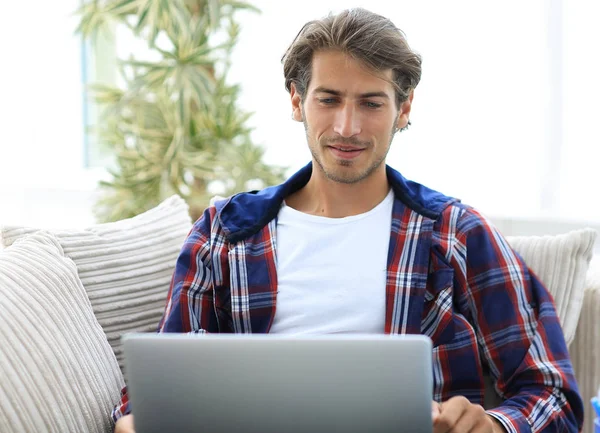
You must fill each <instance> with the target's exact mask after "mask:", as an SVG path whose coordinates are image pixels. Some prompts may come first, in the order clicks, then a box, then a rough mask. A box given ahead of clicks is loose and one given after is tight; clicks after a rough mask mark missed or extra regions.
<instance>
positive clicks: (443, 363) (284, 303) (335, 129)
mask: <svg viewBox="0 0 600 433" xmlns="http://www.w3.org/2000/svg"><path fill="white" fill-rule="evenodd" d="M283 63H284V74H285V83H286V88H287V89H288V91H289V92H290V95H291V102H292V117H293V119H294V120H296V121H298V122H303V123H304V126H305V130H306V138H307V141H308V146H309V148H310V150H311V153H312V163H311V164H309V165H308V166H306V167H305V168H303V169H302V170H300V171H299V172H298V173H296V174H295V175H294V176H292V177H291V178H290V179H289V180H288V181H287V182H286V183H284V184H283V185H280V186H277V187H272V188H267V189H265V190H263V191H260V192H253V193H244V194H238V195H236V196H234V197H232V198H230V199H228V200H225V201H221V202H218V203H217V204H216V205H215V206H211V207H210V208H208V209H207V210H206V211H205V213H204V215H203V217H202V218H200V219H199V220H198V221H197V222H196V223H195V225H194V228H193V230H192V232H191V233H190V235H189V237H188V239H187V240H186V242H185V245H184V247H183V249H182V252H181V255H180V257H179V259H178V262H177V267H176V270H175V274H174V277H173V281H172V285H171V289H170V292H169V300H168V303H167V306H166V310H165V315H164V317H163V319H162V321H161V323H160V328H159V331H160V332H198V333H201V332H236V333H250V332H255V333H256V332H258V333H267V332H270V333H294V334H302V333H369V332H371V333H382V332H384V333H406V334H418V333H421V334H425V335H428V336H429V337H431V339H432V340H433V344H434V350H433V365H434V390H433V394H434V399H435V403H434V406H433V415H434V416H433V419H434V421H433V423H434V425H433V428H434V432H439V433H441V432H477V433H484V432H503V431H507V432H530V431H532V432H541V431H544V432H567V431H568V432H575V431H578V430H579V429H580V428H581V425H582V418H583V407H582V402H581V399H580V397H579V395H578V391H577V386H576V383H575V379H574V376H573V371H572V367H571V363H570V360H569V356H568V352H567V348H566V345H565V342H564V338H563V334H562V331H561V328H560V324H559V321H558V319H557V316H556V312H555V309H554V306H553V301H552V298H551V296H550V295H549V294H548V292H547V291H546V289H545V288H544V287H543V286H542V284H541V283H540V281H539V280H538V279H537V278H536V277H535V275H533V274H532V273H531V272H530V271H529V270H528V268H527V267H526V265H525V264H524V263H523V261H522V260H521V259H520V258H519V257H518V256H517V255H516V254H515V253H514V252H513V251H512V250H511V248H510V247H509V245H508V244H507V242H506V241H505V240H504V238H503V237H502V236H501V235H500V234H499V233H498V232H497V231H496V230H495V229H494V228H493V227H492V226H491V225H490V223H489V222H488V221H487V220H486V219H484V218H483V217H482V216H481V215H480V214H479V213H478V212H477V211H476V210H474V209H473V208H471V207H469V206H467V205H464V204H462V203H460V202H459V201H458V200H456V199H453V198H450V197H446V196H444V195H442V194H440V193H438V192H435V191H432V190H430V189H428V188H426V187H424V186H421V185H418V184H416V183H413V182H410V181H408V180H406V179H404V178H403V177H402V176H401V175H400V173H398V172H396V171H394V170H393V169H392V168H390V167H387V166H386V165H385V158H386V155H387V152H388V150H389V148H390V145H391V142H392V138H393V137H394V134H395V133H396V132H397V131H399V130H402V129H404V128H406V127H407V126H408V125H409V116H410V110H411V103H412V100H413V91H414V89H415V87H416V86H417V84H418V83H419V79H420V76H421V59H420V57H419V56H418V55H417V54H415V53H414V52H413V51H411V49H410V47H409V46H408V44H407V42H406V40H405V38H404V35H403V34H402V32H401V31H399V30H398V29H397V28H396V27H395V26H394V25H393V24H392V23H391V22H390V21H389V20H388V19H385V18H383V17H381V16H378V15H376V14H373V13H370V12H368V11H365V10H363V9H353V10H348V11H344V12H342V13H340V14H338V15H335V16H329V17H327V18H325V19H322V20H318V21H312V22H309V23H308V24H306V25H305V26H304V28H303V29H302V30H301V31H300V33H299V34H298V36H297V37H296V39H295V41H294V42H293V43H292V45H291V46H290V48H289V49H288V51H287V53H286V54H285V56H284V58H283ZM486 374H489V375H490V376H491V377H492V378H493V380H494V382H495V387H496V390H497V392H498V393H499V394H500V396H501V397H502V398H503V399H504V402H503V403H502V404H500V405H499V406H498V407H496V408H494V409H492V410H489V411H487V412H486V411H485V410H484V409H483V408H482V406H481V405H482V404H483V397H484V375H486ZM128 407H129V405H128V400H127V395H126V394H124V396H123V399H122V401H121V404H120V405H118V406H117V407H116V408H115V411H114V414H113V415H114V417H115V419H118V418H121V419H120V420H119V421H118V422H117V431H121V432H124V431H133V430H132V426H133V422H132V417H131V416H123V415H125V414H126V413H128V410H129V409H128ZM199 428H201V426H199ZM129 429H131V430H129ZM400 429H401V426H399V431H400Z"/></svg>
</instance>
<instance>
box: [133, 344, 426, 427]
mask: <svg viewBox="0 0 600 433" xmlns="http://www.w3.org/2000/svg"><path fill="white" fill-rule="evenodd" d="M123 340H124V350H125V372H126V378H127V383H128V386H129V388H128V389H129V397H130V401H131V408H132V412H133V414H134V420H135V426H136V432H137V433H153V432H157V433H158V432H160V433H164V432H201V433H237V432H240V433H242V432H243V433H251V432H262V433H296V432H297V433H300V432H302V433H306V432H311V433H317V432H328V433H330V432H341V433H354V432H357V433H358V432H360V433H364V432H381V433H384V432H385V433H387V432H394V433H397V432H411V433H421V432H423V433H431V431H432V421H431V399H432V389H433V378H432V367H431V350H432V349H431V341H430V340H429V339H428V338H427V337H423V336H389V335H364V336H357V335H352V336H350V335H345V336H339V335H328V336H310V337H307V336H302V337H292V336H280V335H240V334H237V335H235V334H219V335H187V334H129V335H126V336H125V337H124V338H123Z"/></svg>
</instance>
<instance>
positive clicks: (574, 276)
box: [507, 229, 598, 345]
mask: <svg viewBox="0 0 600 433" xmlns="http://www.w3.org/2000/svg"><path fill="white" fill-rule="evenodd" d="M597 234H598V233H597V232H596V231H595V230H592V229H583V230H575V231H572V232H569V233H565V234H561V235H556V236H513V237H510V236H509V237H507V240H508V242H509V243H510V245H511V246H512V247H513V249H514V250H515V251H517V253H519V254H520V255H521V257H522V258H523V260H525V263H526V264H527V265H528V266H529V267H530V268H531V270H532V271H533V272H534V273H535V274H536V275H537V276H538V277H539V278H540V280H541V281H542V282H543V283H544V285H545V286H546V288H547V289H548V291H549V292H550V293H551V294H552V296H553V297H554V302H555V304H556V311H557V313H558V318H559V319H560V323H561V325H562V328H563V332H564V334H565V340H566V341H567V345H569V344H571V342H572V341H573V338H574V337H575V330H576V328H577V322H578V321H579V314H580V313H581V306H582V302H583V290H584V285H585V279H586V274H587V271H588V267H589V264H590V260H591V259H592V255H593V248H594V242H595V239H596V236H597Z"/></svg>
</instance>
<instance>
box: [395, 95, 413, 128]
mask: <svg viewBox="0 0 600 433" xmlns="http://www.w3.org/2000/svg"><path fill="white" fill-rule="evenodd" d="M413 96H415V91H414V90H413V91H412V92H410V95H409V96H408V99H407V100H406V101H404V102H403V103H402V105H400V110H398V121H397V122H396V127H397V128H398V129H402V128H406V126H407V125H408V121H409V119H410V109H411V107H412V100H413Z"/></svg>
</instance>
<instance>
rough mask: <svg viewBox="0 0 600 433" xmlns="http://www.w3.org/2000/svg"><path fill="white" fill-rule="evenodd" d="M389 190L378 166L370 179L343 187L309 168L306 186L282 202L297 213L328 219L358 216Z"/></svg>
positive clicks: (373, 205)
mask: <svg viewBox="0 0 600 433" xmlns="http://www.w3.org/2000/svg"><path fill="white" fill-rule="evenodd" d="M389 189H390V186H389V183H388V180H387V176H386V173H385V164H382V165H381V167H379V168H378V169H377V170H375V171H374V172H373V173H371V175H370V176H369V177H368V178H366V179H363V180H361V181H360V182H357V183H352V184H345V183H340V182H335V181H332V180H331V179H328V178H327V177H326V176H325V174H324V173H323V172H322V171H321V169H320V167H319V166H318V165H316V164H313V171H312V174H311V177H310V180H309V181H308V183H307V184H306V185H305V186H304V188H302V189H301V190H299V191H297V192H295V193H294V194H292V195H290V196H289V197H287V198H286V204H287V205H288V206H290V207H292V208H294V209H296V210H298V211H300V212H304V213H307V214H310V215H317V216H323V217H328V218H343V217H347V216H352V215H359V214H361V213H365V212H368V211H370V210H371V209H373V208H374V207H375V206H377V205H378V204H379V203H381V202H382V201H383V199H384V198H385V197H386V195H387V194H388V192H389Z"/></svg>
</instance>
